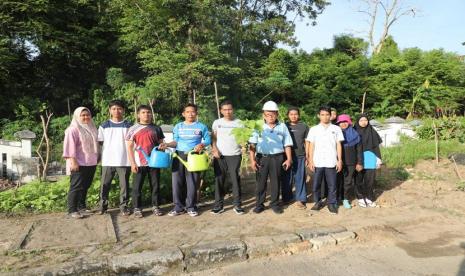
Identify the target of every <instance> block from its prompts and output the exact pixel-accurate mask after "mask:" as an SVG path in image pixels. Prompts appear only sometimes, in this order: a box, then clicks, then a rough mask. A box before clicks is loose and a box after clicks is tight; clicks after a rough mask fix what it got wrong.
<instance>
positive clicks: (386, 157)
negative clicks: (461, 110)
mask: <svg viewBox="0 0 465 276" xmlns="http://www.w3.org/2000/svg"><path fill="white" fill-rule="evenodd" d="M451 153H465V144H462V143H460V142H459V141H458V140H446V141H440V142H439V156H440V157H441V158H447V156H448V155H449V154H451ZM381 155H382V157H383V162H384V163H385V164H386V166H387V167H389V168H403V167H406V166H414V165H415V164H416V163H417V161H418V160H432V159H435V158H436V156H435V144H434V141H431V140H413V139H409V138H406V137H402V138H401V144H400V145H398V146H394V147H389V148H382V149H381Z"/></svg>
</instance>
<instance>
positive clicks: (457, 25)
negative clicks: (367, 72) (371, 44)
mask: <svg viewBox="0 0 465 276" xmlns="http://www.w3.org/2000/svg"><path fill="white" fill-rule="evenodd" d="M331 2H332V3H331V5H330V6H327V8H326V9H325V11H324V12H323V13H322V14H321V15H320V16H319V17H318V18H317V19H316V22H317V25H316V26H311V25H307V23H309V22H310V20H301V19H296V21H295V23H296V32H295V35H296V37H297V40H298V41H299V42H300V44H299V46H297V47H296V49H303V50H305V51H307V52H311V51H312V50H313V49H314V48H320V49H322V48H331V47H332V43H333V37H334V35H338V34H343V33H345V34H352V35H354V36H356V37H362V38H365V39H366V31H367V30H368V23H367V20H368V17H367V16H366V15H365V14H363V13H360V12H357V10H358V9H359V7H363V6H362V4H361V3H362V1H360V0H332V1H331ZM403 4H404V6H405V7H414V8H415V10H418V12H417V14H416V16H415V17H411V16H404V17H402V18H401V19H399V21H397V23H395V24H394V25H393V26H392V28H391V31H390V34H391V35H392V36H393V37H394V40H395V41H396V42H397V44H398V45H399V47H400V48H401V49H404V48H411V47H418V48H420V49H423V50H431V49H438V48H443V49H444V50H446V51H450V52H456V53H458V54H460V55H465V46H464V45H462V43H463V42H465V0H442V1H440V0H403ZM380 23H381V22H380ZM378 33H379V32H378ZM375 37H376V38H378V37H379V34H378V35H377V36H375ZM285 48H288V49H289V47H285Z"/></svg>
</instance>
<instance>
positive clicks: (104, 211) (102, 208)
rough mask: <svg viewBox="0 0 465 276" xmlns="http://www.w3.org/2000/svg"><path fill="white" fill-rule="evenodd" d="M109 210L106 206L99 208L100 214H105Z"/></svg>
mask: <svg viewBox="0 0 465 276" xmlns="http://www.w3.org/2000/svg"><path fill="white" fill-rule="evenodd" d="M107 210H108V208H107V207H106V206H103V207H100V209H99V210H98V214H99V215H104V214H106V213H107Z"/></svg>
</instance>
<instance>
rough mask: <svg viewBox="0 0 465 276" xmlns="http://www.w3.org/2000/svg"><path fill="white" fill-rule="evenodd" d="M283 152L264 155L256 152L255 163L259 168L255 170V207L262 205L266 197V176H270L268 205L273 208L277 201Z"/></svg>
mask: <svg viewBox="0 0 465 276" xmlns="http://www.w3.org/2000/svg"><path fill="white" fill-rule="evenodd" d="M283 162H284V154H275V155H266V156H262V155H260V154H257V163H258V165H259V166H260V168H259V169H258V171H257V174H256V177H257V189H256V197H257V202H256V206H257V207H264V206H265V205H264V203H265V198H266V186H267V181H268V177H270V188H271V199H270V207H271V208H275V207H277V206H278V202H279V191H280V189H281V187H280V186H281V175H282V173H283V167H282V164H283Z"/></svg>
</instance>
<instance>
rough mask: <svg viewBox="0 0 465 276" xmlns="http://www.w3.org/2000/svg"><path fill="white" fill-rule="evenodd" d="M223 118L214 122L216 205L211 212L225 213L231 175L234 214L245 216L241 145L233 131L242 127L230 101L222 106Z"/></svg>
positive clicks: (213, 149) (213, 148)
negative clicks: (228, 180) (227, 178)
mask: <svg viewBox="0 0 465 276" xmlns="http://www.w3.org/2000/svg"><path fill="white" fill-rule="evenodd" d="M220 112H221V114H222V115H223V118H221V119H218V120H215V121H214V122H213V126H212V130H213V143H212V152H213V156H214V157H215V159H214V161H213V167H214V170H215V205H214V207H213V209H212V210H211V213H212V214H214V215H217V214H221V213H223V212H224V208H223V204H224V194H225V187H224V184H225V180H226V175H227V174H228V173H229V176H230V179H231V183H232V189H233V197H234V199H233V205H234V212H236V214H238V215H242V214H244V209H242V202H241V179H240V169H241V161H242V151H241V145H239V144H238V143H237V142H236V139H235V138H234V136H233V134H232V133H231V132H232V130H233V129H235V128H240V127H242V124H241V121H240V120H239V119H235V118H234V114H233V105H232V103H231V102H230V101H224V102H222V103H221V105H220Z"/></svg>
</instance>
